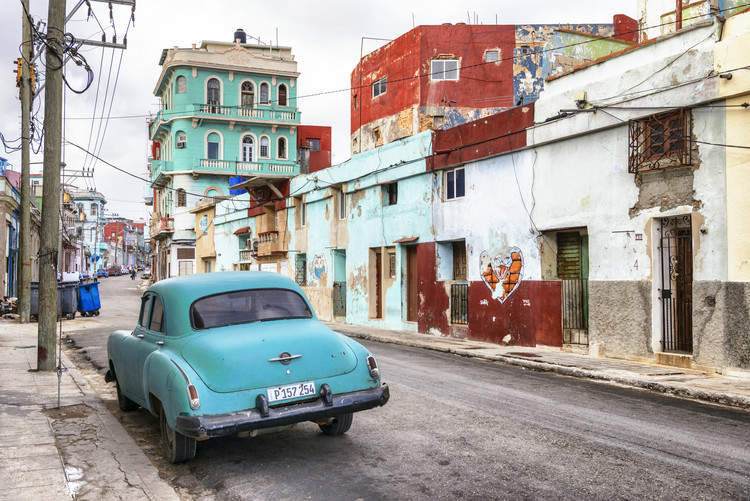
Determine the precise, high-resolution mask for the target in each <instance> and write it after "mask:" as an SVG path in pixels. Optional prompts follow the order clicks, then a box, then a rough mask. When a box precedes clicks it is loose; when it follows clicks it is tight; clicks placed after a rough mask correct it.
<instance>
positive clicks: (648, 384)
mask: <svg viewBox="0 0 750 501" xmlns="http://www.w3.org/2000/svg"><path fill="white" fill-rule="evenodd" d="M334 330H337V329H335V328H334ZM338 332H340V333H342V334H344V335H347V336H349V337H353V338H357V339H364V340H367V341H377V342H381V343H389V344H396V345H401V346H409V347H412V348H422V349H428V350H431V351H437V352H441V353H451V354H454V355H460V356H463V357H470V358H480V359H484V360H490V361H493V362H503V363H506V364H509V365H515V366H519V367H523V368H525V369H530V370H534V371H539V372H554V373H557V374H562V375H564V376H571V377H577V378H581V379H593V380H598V381H607V382H611V383H616V384H621V385H624V386H631V387H635V388H641V389H644V390H650V391H655V392H658V393H665V394H668V395H673V396H677V397H682V398H688V399H691V400H699V401H703V402H710V403H715V404H721V405H726V406H730V407H736V408H739V409H744V410H748V409H750V398H747V397H743V396H739V395H728V394H725V393H721V392H716V391H709V390H702V389H698V388H690V387H687V386H682V385H676V384H669V383H663V382H660V381H654V380H650V379H645V378H637V377H632V376H622V375H618V374H612V373H609V372H606V371H595V370H590V369H582V368H580V367H569V366H565V365H559V364H553V363H549V362H537V361H534V360H525V359H521V358H516V357H512V356H507V355H487V354H482V353H477V352H475V351H473V350H462V349H457V348H448V347H444V346H435V345H432V344H429V343H423V342H415V341H409V340H403V339H397V338H393V337H388V336H378V335H376V334H371V333H364V332H356V331H353V330H352V331H350V330H347V329H340V330H338Z"/></svg>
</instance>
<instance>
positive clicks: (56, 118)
mask: <svg viewBox="0 0 750 501" xmlns="http://www.w3.org/2000/svg"><path fill="white" fill-rule="evenodd" d="M48 12H49V14H48V18H47V41H46V50H47V56H46V65H45V66H46V68H45V70H46V86H45V94H44V177H43V179H44V181H43V183H44V184H43V191H42V231H41V245H40V250H39V330H38V340H37V344H38V348H37V370H39V371H53V370H55V369H56V368H57V364H56V353H55V324H56V321H57V270H56V264H57V254H58V237H59V232H60V168H61V162H62V85H63V82H62V72H63V66H64V59H63V57H64V55H63V44H64V43H65V0H49V11H48Z"/></svg>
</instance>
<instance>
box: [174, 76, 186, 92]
mask: <svg viewBox="0 0 750 501" xmlns="http://www.w3.org/2000/svg"><path fill="white" fill-rule="evenodd" d="M175 94H187V78H185V76H184V75H178V76H177V78H176V79H175Z"/></svg>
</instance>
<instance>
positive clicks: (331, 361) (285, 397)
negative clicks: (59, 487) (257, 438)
mask: <svg viewBox="0 0 750 501" xmlns="http://www.w3.org/2000/svg"><path fill="white" fill-rule="evenodd" d="M138 318H139V321H138V325H136V326H135V329H134V330H132V331H130V330H127V331H126V330H120V331H115V332H113V333H112V334H110V335H109V338H108V339H107V356H108V360H109V371H108V372H107V375H106V380H107V381H114V382H115V387H116V390H117V401H118V404H119V406H120V409H122V410H123V411H130V410H134V409H137V408H138V407H139V406H142V407H144V408H145V409H146V410H148V411H149V412H150V413H151V414H153V415H154V416H155V417H157V418H158V419H159V424H160V428H161V438H162V445H163V448H164V452H165V454H166V456H167V458H168V459H169V460H170V461H171V462H173V463H179V462H181V461H186V460H189V459H192V458H193V457H194V456H195V452H196V441H197V440H204V439H207V438H212V437H220V436H227V435H238V434H239V435H247V434H248V432H251V431H253V430H258V429H266V428H277V427H283V426H287V425H293V424H296V423H299V422H304V421H312V422H314V423H316V424H318V426H319V427H320V430H321V431H322V432H323V433H325V434H326V435H340V434H343V433H346V432H347V431H348V430H349V428H350V427H351V425H352V415H353V413H355V412H359V411H363V410H367V409H372V408H374V407H378V406H382V405H385V404H386V402H387V401H388V398H389V396H390V393H389V389H388V385H386V384H385V383H383V382H382V381H381V374H380V369H379V368H378V364H377V362H376V360H375V357H373V356H372V355H371V354H370V353H369V351H368V350H367V349H366V348H365V347H363V346H362V345H360V344H359V343H357V342H356V341H354V340H352V339H350V338H348V337H346V336H344V335H342V334H339V333H336V332H334V331H332V330H331V329H329V328H328V327H327V326H325V325H324V324H323V323H321V322H320V321H319V320H318V319H317V317H316V316H315V314H314V313H313V310H312V307H311V306H310V303H309V301H308V300H307V298H306V297H305V294H304V292H303V291H302V289H300V287H299V286H298V285H297V284H296V283H295V282H294V281H293V280H291V279H290V278H288V277H285V276H283V275H280V274H278V273H269V272H262V271H235V272H225V273H201V274H198V275H188V276H182V277H176V278H170V279H167V280H162V281H160V282H157V283H156V284H153V285H151V286H150V287H149V288H148V289H147V290H146V292H145V293H144V294H143V297H142V299H141V310H140V315H139V317H138Z"/></svg>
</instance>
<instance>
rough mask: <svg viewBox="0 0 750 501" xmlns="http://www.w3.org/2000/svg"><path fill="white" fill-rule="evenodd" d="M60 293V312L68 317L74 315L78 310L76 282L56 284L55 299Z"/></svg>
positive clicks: (58, 297)
mask: <svg viewBox="0 0 750 501" xmlns="http://www.w3.org/2000/svg"><path fill="white" fill-rule="evenodd" d="M61 294H62V312H61V313H62V314H63V315H65V317H66V318H68V319H73V318H75V317H76V311H78V283H77V282H67V283H63V284H62V285H58V286H57V300H58V303H59V301H60V295H61Z"/></svg>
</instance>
